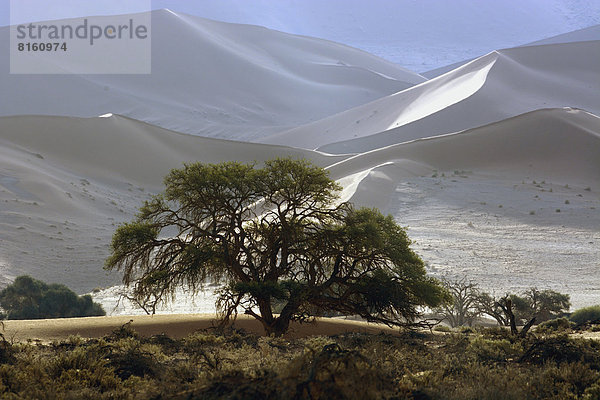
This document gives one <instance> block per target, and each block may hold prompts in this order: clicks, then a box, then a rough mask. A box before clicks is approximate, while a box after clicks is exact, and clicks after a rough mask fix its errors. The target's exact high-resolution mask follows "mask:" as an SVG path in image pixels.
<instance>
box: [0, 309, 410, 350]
mask: <svg viewBox="0 0 600 400" xmlns="http://www.w3.org/2000/svg"><path fill="white" fill-rule="evenodd" d="M129 321H133V322H132V323H131V327H132V328H133V329H134V330H135V331H136V332H138V333H139V334H141V335H142V336H152V335H158V334H166V335H167V336H169V337H171V338H183V337H186V336H188V335H189V334H191V333H193V332H195V331H199V330H204V329H211V328H213V327H215V326H217V320H216V319H215V315H214V314H163V315H153V316H152V315H134V316H128V315H119V316H111V317H87V318H61V319H41V320H22V321H19V320H11V321H4V332H3V334H4V336H5V338H6V339H7V340H9V341H15V342H25V341H27V340H33V341H36V340H39V341H41V342H42V343H49V342H52V341H60V340H64V339H67V338H68V337H69V336H71V335H79V336H81V337H83V338H99V337H102V336H105V335H108V334H110V333H111V332H112V331H113V330H115V329H117V328H119V327H120V326H122V325H123V324H126V323H128V322H129ZM233 327H234V328H236V329H243V330H244V331H247V332H249V333H254V334H258V335H262V334H264V331H263V329H262V326H261V324H260V323H259V322H258V321H257V320H255V319H254V318H252V317H249V316H246V315H240V316H238V318H237V319H236V321H235V322H234V324H233ZM346 332H363V333H370V334H379V333H382V332H384V333H388V334H397V333H398V332H399V331H398V329H392V328H389V327H387V326H385V325H380V324H370V323H366V322H361V321H353V320H344V319H336V318H321V319H319V320H318V321H317V322H315V323H309V324H298V323H293V324H292V325H291V327H290V330H289V332H288V333H287V334H286V335H285V336H286V337H287V338H290V339H291V338H299V337H307V336H320V335H324V336H329V335H336V334H342V333H346Z"/></svg>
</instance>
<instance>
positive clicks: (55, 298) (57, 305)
mask: <svg viewBox="0 0 600 400" xmlns="http://www.w3.org/2000/svg"><path fill="white" fill-rule="evenodd" d="M0 307H2V309H4V311H5V315H6V318H7V319H40V318H65V317H90V316H99V315H106V312H105V311H104V310H103V309H102V306H101V305H100V304H98V303H94V302H93V301H92V298H91V296H89V295H85V296H77V294H75V293H74V292H73V291H72V290H71V289H69V288H68V287H66V286H65V285H60V284H50V285H48V284H46V283H44V282H42V281H38V280H36V279H33V278H32V277H30V276H27V275H23V276H19V277H17V279H15V281H14V283H12V284H11V285H9V286H8V287H6V288H4V289H3V290H2V291H1V292H0Z"/></svg>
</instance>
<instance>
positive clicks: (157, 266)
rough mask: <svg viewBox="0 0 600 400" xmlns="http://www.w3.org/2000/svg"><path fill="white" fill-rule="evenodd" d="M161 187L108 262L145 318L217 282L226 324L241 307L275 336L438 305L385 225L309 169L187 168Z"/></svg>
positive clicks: (402, 320) (386, 318) (282, 163)
mask: <svg viewBox="0 0 600 400" xmlns="http://www.w3.org/2000/svg"><path fill="white" fill-rule="evenodd" d="M165 186H166V190H165V192H164V193H163V194H160V195H157V196H154V197H153V199H152V200H150V201H148V202H146V203H145V204H144V206H143V207H142V208H141V209H140V212H139V214H138V216H137V218H136V219H135V220H134V221H132V222H130V223H127V224H125V225H122V226H120V227H119V228H118V229H117V231H116V233H115V235H114V236H113V240H112V244H111V249H112V255H111V257H110V258H109V259H108V260H107V264H106V266H107V268H108V269H114V268H116V269H120V270H122V271H123V272H124V275H123V282H124V283H125V284H126V285H128V286H130V287H132V288H133V297H134V298H135V299H136V301H137V302H138V303H139V304H141V305H143V306H144V308H145V309H147V310H153V309H154V307H155V305H156V304H157V303H159V302H164V301H169V300H172V299H173V296H174V293H175V290H176V288H177V287H180V286H183V287H187V288H189V289H191V290H192V291H194V292H195V291H198V290H200V289H201V288H202V286H203V284H204V283H205V282H207V281H208V280H210V281H213V282H221V283H223V284H224V286H223V289H222V290H221V291H220V292H219V296H218V301H217V309H218V311H219V314H220V316H221V318H222V319H223V321H227V320H228V319H229V318H230V317H235V315H236V314H237V312H238V309H241V310H243V311H244V312H245V313H246V314H249V315H252V316H253V317H255V318H256V319H257V320H258V321H260V322H261V324H262V325H263V327H264V329H265V332H266V333H267V334H269V335H270V334H275V335H281V334H283V333H285V332H286V331H287V329H288V327H289V323H290V321H300V322H302V321H307V320H310V319H312V318H313V317H314V316H315V315H321V314H322V313H325V312H336V313H340V314H344V315H349V314H352V315H359V316H361V317H363V318H364V319H366V320H368V321H374V322H382V323H385V324H388V325H396V326H402V325H410V324H414V323H416V322H417V321H416V320H417V317H418V316H419V315H420V312H419V307H422V306H429V307H435V306H438V305H439V304H440V303H441V302H443V301H444V300H446V299H447V297H446V292H445V291H444V289H443V288H442V287H441V285H440V284H439V283H438V282H437V281H436V280H434V279H432V278H430V277H428V276H426V273H425V267H424V264H423V262H422V260H421V259H420V258H419V257H418V256H417V255H416V254H415V253H414V252H413V251H412V250H411V249H410V248H409V245H410V240H409V239H408V236H407V235H406V232H405V231H404V229H403V228H402V227H400V226H399V225H398V224H397V223H396V222H395V221H394V219H393V218H392V217H391V216H387V217H386V216H384V215H382V214H381V213H380V212H378V211H377V210H372V209H359V210H357V209H354V208H353V207H352V206H351V205H350V204H348V203H340V202H339V200H338V194H337V192H338V190H339V189H340V187H339V186H338V185H337V184H336V183H335V182H333V181H332V180H331V179H330V178H329V177H328V175H327V172H326V171H324V170H323V169H322V168H319V167H316V166H314V165H312V164H310V163H309V162H307V161H303V160H291V159H277V160H272V161H268V162H266V163H265V165H264V167H263V168H257V167H256V166H255V165H244V164H240V163H235V162H228V163H222V164H216V165H212V164H201V163H196V164H190V165H185V166H184V168H182V169H177V170H173V171H171V173H170V174H169V175H168V176H167V177H166V178H165ZM275 303H277V305H278V309H279V315H276V314H274V311H273V305H274V304H275Z"/></svg>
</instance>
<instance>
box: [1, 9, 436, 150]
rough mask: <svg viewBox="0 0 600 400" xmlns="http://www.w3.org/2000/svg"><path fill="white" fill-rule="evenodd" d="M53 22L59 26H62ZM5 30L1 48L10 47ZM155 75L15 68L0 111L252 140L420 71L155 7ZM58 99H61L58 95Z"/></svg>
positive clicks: (362, 99)
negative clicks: (116, 117) (126, 121)
mask: <svg viewBox="0 0 600 400" xmlns="http://www.w3.org/2000/svg"><path fill="white" fill-rule="evenodd" d="M60 22H61V21H55V22H53V23H60ZM8 42H9V35H8V27H2V28H0V52H3V53H4V54H8V53H9V50H8V46H9V43H8ZM152 52H153V54H160V56H159V57H157V56H155V57H153V58H152V74H150V75H75V74H72V75H24V76H20V75H10V74H8V70H9V67H8V63H9V57H3V58H2V59H0V71H2V76H1V79H0V91H1V92H2V93H3V94H7V93H9V94H10V95H8V96H7V95H2V96H0V115H2V116H8V115H22V114H44V115H62V116H77V117H93V116H98V115H101V114H106V113H115V114H121V115H125V116H128V117H132V118H135V119H137V120H141V121H145V122H149V123H152V124H154V125H158V126H162V127H164V128H167V129H171V130H175V131H178V132H186V133H194V134H199V135H202V136H210V137H222V138H226V139H234V138H237V139H253V138H257V137H261V136H262V135H265V134H268V133H274V132H278V131H281V130H283V129H285V128H286V127H287V128H289V127H294V126H298V125H301V124H305V123H308V122H310V121H314V120H317V119H320V118H323V117H326V116H328V115H330V114H333V113H336V112H340V111H342V110H345V109H348V108H351V107H354V106H357V105H360V104H364V103H367V102H369V101H372V100H375V99H377V98H379V97H381V96H384V95H388V94H391V93H394V92H397V91H399V90H402V89H405V88H407V87H410V86H412V85H414V84H416V83H420V82H423V81H425V79H424V78H423V77H421V76H419V75H418V74H416V73H412V72H409V71H407V70H404V69H402V68H400V67H399V66H397V65H395V64H393V63H391V62H388V61H385V60H382V59H380V58H377V57H375V56H372V55H370V54H368V53H365V52H363V51H360V50H357V49H353V48H350V47H348V46H345V45H341V44H337V43H333V42H329V41H325V40H321V39H314V38H309V37H303V36H295V35H290V34H285V33H282V32H277V31H272V30H268V29H265V28H261V27H257V26H251V25H239V24H228V23H223V22H216V21H211V20H207V19H203V18H199V17H193V16H189V15H185V14H178V13H175V12H172V11H169V10H158V11H153V12H152ZM57 99H60V100H59V101H57Z"/></svg>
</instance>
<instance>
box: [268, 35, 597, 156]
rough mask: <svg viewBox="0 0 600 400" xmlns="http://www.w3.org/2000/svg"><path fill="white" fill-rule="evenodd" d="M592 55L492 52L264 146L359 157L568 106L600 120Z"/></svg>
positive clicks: (560, 48) (578, 46)
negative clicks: (400, 145) (273, 145)
mask: <svg viewBox="0 0 600 400" xmlns="http://www.w3.org/2000/svg"><path fill="white" fill-rule="evenodd" d="M598 54H600V41H587V42H575V43H566V44H552V45H543V46H532V47H523V48H513V49H508V50H501V51H495V52H492V53H489V54H487V55H485V56H483V57H480V58H478V59H476V60H473V61H472V62H470V63H468V64H466V65H463V66H461V67H459V68H457V69H455V70H453V71H451V72H448V73H446V74H444V75H442V76H439V77H437V78H435V79H431V80H429V81H427V82H424V83H421V84H419V85H417V86H414V87H412V88H409V89H406V90H404V91H402V92H399V93H396V94H393V95H390V96H387V97H384V98H381V99H379V100H375V101H373V102H371V103H368V104H365V105H362V106H359V107H357V108H354V109H351V110H347V111H344V112H342V113H340V114H337V115H334V116H331V117H328V118H325V119H323V120H321V121H317V122H314V123H311V124H308V125H305V126H302V127H298V128H294V129H292V130H290V131H287V132H283V133H280V134H276V135H273V136H271V137H268V138H265V139H263V140H262V142H265V143H286V144H287V145H290V146H295V147H303V148H318V149H319V150H321V151H325V152H328V153H357V152H364V151H369V150H373V149H376V148H379V147H384V146H387V145H391V144H395V143H399V142H404V141H408V140H412V139H419V138H424V137H430V136H437V135H441V134H445V133H452V132H457V131H462V130H464V129H470V128H474V127H477V126H482V125H486V124H489V123H492V122H496V121H502V120H504V119H506V118H510V117H514V116H516V115H519V114H523V113H526V112H529V111H534V110H536V109H540V108H551V107H573V108H581V109H584V110H587V111H590V112H592V113H595V114H598V113H600V99H599V98H598V96H597V92H598V91H599V90H600V80H599V79H598V72H597V71H598V70H597V66H598V64H599V63H600V56H598ZM474 89H475V90H474ZM445 96H451V97H452V99H451V100H450V99H448V98H446V97H445ZM440 98H442V99H443V101H440Z"/></svg>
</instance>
